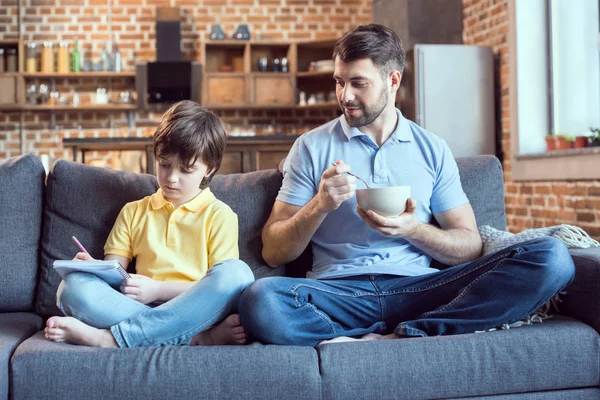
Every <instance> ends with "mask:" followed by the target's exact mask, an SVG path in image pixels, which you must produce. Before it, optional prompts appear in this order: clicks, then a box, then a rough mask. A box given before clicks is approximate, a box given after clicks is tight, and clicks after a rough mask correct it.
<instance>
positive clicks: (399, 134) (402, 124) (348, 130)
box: [339, 108, 414, 142]
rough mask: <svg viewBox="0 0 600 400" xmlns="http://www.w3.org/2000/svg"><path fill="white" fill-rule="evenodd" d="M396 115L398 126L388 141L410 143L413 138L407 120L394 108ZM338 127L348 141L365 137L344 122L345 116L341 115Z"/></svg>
mask: <svg viewBox="0 0 600 400" xmlns="http://www.w3.org/2000/svg"><path fill="white" fill-rule="evenodd" d="M396 115H397V116H398V124H397V125H396V129H395V130H394V132H392V135H391V136H390V139H391V140H392V141H395V142H410V141H411V140H412V139H413V138H414V136H413V134H412V131H411V129H410V126H409V124H408V120H407V119H406V118H404V116H403V115H402V113H401V112H400V110H399V109H397V108H396ZM339 123H340V127H341V128H342V132H343V133H344V135H346V137H347V138H348V140H350V139H352V138H353V137H357V136H366V134H365V133H362V132H361V131H359V130H358V128H355V127H352V126H350V125H349V124H348V121H346V116H345V115H342V116H341V117H340V119H339Z"/></svg>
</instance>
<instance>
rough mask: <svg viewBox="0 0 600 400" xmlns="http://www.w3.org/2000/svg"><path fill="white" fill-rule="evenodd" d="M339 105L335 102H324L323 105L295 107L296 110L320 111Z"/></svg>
mask: <svg viewBox="0 0 600 400" xmlns="http://www.w3.org/2000/svg"><path fill="white" fill-rule="evenodd" d="M337 107H339V104H338V102H337V101H326V102H324V103H317V104H307V105H305V106H296V109H317V110H318V109H321V108H337Z"/></svg>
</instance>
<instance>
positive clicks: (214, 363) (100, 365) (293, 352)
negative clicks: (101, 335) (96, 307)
mask: <svg viewBox="0 0 600 400" xmlns="http://www.w3.org/2000/svg"><path fill="white" fill-rule="evenodd" d="M32 378H35V380H36V384H35V385H32V384H31V380H32ZM11 383H12V393H13V397H14V398H15V399H58V398H75V399H89V400H93V399H117V398H119V399H127V398H130V399H177V400H184V399H198V398H202V399H311V400H312V399H320V398H321V385H320V376H319V362H318V359H317V352H316V350H315V349H314V348H312V347H294V346H264V345H260V344H253V345H249V346H209V347H200V346H195V347H191V346H165V347H146V348H132V349H98V348H92V347H85V346H73V345H68V344H63V343H53V342H50V341H48V340H45V339H44V337H43V333H42V332H40V333H39V334H37V335H35V336H34V337H32V338H30V339H28V340H26V341H25V342H24V343H23V344H21V346H19V347H18V348H17V350H16V351H15V354H14V356H13V359H12V381H11Z"/></svg>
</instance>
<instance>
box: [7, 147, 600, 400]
mask: <svg viewBox="0 0 600 400" xmlns="http://www.w3.org/2000/svg"><path fill="white" fill-rule="evenodd" d="M458 164H459V168H460V174H461V180H462V183H463V186H464V189H465V191H466V193H467V195H468V197H469V199H470V200H471V202H472V205H473V208H474V210H475V214H476V216H477V221H478V224H479V225H484V224H487V225H491V226H493V227H496V228H498V229H505V228H506V222H505V213H504V195H503V181H502V171H501V167H500V163H499V162H498V160H497V159H496V158H493V157H476V158H466V159H459V160H458ZM45 178H46V177H45V173H44V169H43V168H42V165H41V163H40V162H39V161H38V159H37V158H36V157H34V156H31V155H26V156H21V157H17V158H13V159H10V160H8V161H6V162H4V163H2V164H1V165H0V202H1V204H2V211H0V236H1V241H0V274H1V276H2V280H1V281H0V398H11V399H69V398H74V399H112V398H135V399H138V398H139V399H151V398H152V399H167V398H169V399H170V398H173V399H178V400H183V399H192V398H193V399H197V398H202V399H203V398H206V399H229V398H248V399H255V398H256V399H283V398H285V399H302V398H304V399H385V398H394V399H401V398H406V399H430V398H435V399H446V398H477V399H478V398H483V397H485V398H486V399H487V398H493V399H600V350H599V347H600V336H599V335H598V332H599V331H600V250H576V251H573V252H572V254H573V258H574V260H575V263H576V266H577V273H576V277H575V280H574V282H573V283H572V284H571V285H570V286H569V287H568V288H567V291H568V294H567V295H566V297H565V298H564V302H563V303H562V312H563V314H564V316H556V317H555V318H552V319H550V320H546V321H544V322H543V323H541V324H534V325H531V326H524V327H520V328H513V329H509V330H499V331H494V332H488V333H473V334H465V335H457V336H444V337H427V338H418V339H407V340H395V341H372V342H362V343H340V344H330V345H324V346H317V347H316V348H312V347H294V346H274V345H264V344H260V343H253V344H250V345H247V346H222V347H221V346H215V347H170V346H169V347H161V348H137V349H96V348H89V347H83V346H73V345H68V344H61V343H53V342H50V341H47V340H45V339H44V336H43V331H41V329H42V327H43V321H44V319H45V318H47V317H49V316H51V315H55V314H58V310H57V309H56V306H55V297H54V295H55V292H56V287H57V285H58V283H59V277H58V275H57V274H56V273H55V272H54V271H53V270H52V268H51V265H52V262H53V260H55V259H65V258H67V259H68V258H71V257H73V255H74V254H75V253H76V251H77V248H76V247H75V245H74V244H73V242H72V241H71V240H70V237H71V235H75V236H77V237H78V238H79V239H80V241H81V242H82V243H84V245H85V246H86V247H87V248H88V251H90V253H91V254H92V255H93V256H94V257H102V248H103V244H104V240H105V239H106V236H107V235H108V233H109V230H110V228H111V226H112V223H113V221H114V220H115V218H116V216H117V213H118V212H119V210H120V208H121V207H122V206H123V205H124V204H125V203H126V202H128V201H132V200H135V199H139V198H141V197H143V196H145V195H148V194H151V193H153V192H154V191H155V189H156V188H157V184H156V180H155V178H154V177H153V176H149V175H135V174H131V173H123V172H116V171H110V170H106V169H100V168H94V167H90V166H85V165H81V164H75V163H72V162H68V161H59V162H57V163H56V164H55V165H54V167H53V169H52V171H51V172H50V174H49V175H48V177H47V180H45ZM280 183H281V175H280V174H279V173H278V172H277V171H275V170H269V171H261V172H253V173H247V174H239V175H229V176H218V177H216V178H215V179H214V181H213V182H212V183H211V188H212V190H213V191H214V192H215V194H216V195H217V197H219V198H220V199H222V200H223V201H225V202H226V203H228V204H229V205H230V206H231V207H232V208H233V210H234V211H236V212H237V214H238V216H239V221H240V253H241V258H242V259H243V260H245V261H246V262H248V264H249V265H250V266H251V267H252V269H253V270H254V273H255V275H256V277H257V278H261V277H264V276H267V275H280V274H287V275H293V276H298V275H302V274H303V273H304V272H303V270H302V267H306V263H302V262H298V263H292V264H290V265H288V266H286V267H281V268H278V269H270V268H268V267H267V266H266V264H265V263H264V262H263V261H262V259H261V256H260V253H261V251H260V250H261V241H260V231H261V228H262V225H263V224H264V222H265V221H266V219H267V217H268V214H269V212H270V208H271V206H272V204H273V201H274V199H275V196H276V194H277V191H278V189H279V186H280ZM304 257H305V260H306V257H308V258H309V257H310V255H309V254H305V255H304ZM294 264H295V265H294ZM488 396H489V397H488Z"/></svg>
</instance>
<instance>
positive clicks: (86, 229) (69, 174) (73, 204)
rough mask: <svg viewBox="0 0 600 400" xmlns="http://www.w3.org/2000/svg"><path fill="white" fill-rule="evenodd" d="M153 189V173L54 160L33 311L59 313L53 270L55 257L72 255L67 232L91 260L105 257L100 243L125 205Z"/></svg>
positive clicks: (47, 196)
mask: <svg viewBox="0 0 600 400" xmlns="http://www.w3.org/2000/svg"><path fill="white" fill-rule="evenodd" d="M157 188H158V186H157V183H156V178H155V177H154V176H152V175H139V174H134V173H128V172H120V171H112V170H109V169H106V168H97V167H91V166H88V165H83V164H78V163H74V162H71V161H65V160H59V161H57V162H56V163H55V164H54V166H53V168H52V170H51V171H50V173H49V175H48V179H47V188H46V205H45V208H44V229H43V233H42V241H41V245H42V253H41V262H40V282H39V287H38V299H37V302H36V311H37V312H38V314H40V315H42V316H44V317H48V316H51V315H60V314H61V313H60V311H59V310H58V308H57V307H56V288H57V287H58V284H59V283H60V276H59V275H58V273H56V271H54V269H53V268H52V263H53V262H54V260H57V259H71V258H73V257H74V256H75V254H76V253H77V252H78V251H79V249H78V248H77V246H76V245H75V244H74V243H73V241H72V240H71V236H76V237H77V239H79V241H80V242H81V243H82V244H83V245H84V246H85V248H86V249H87V250H88V251H89V253H90V254H91V255H92V256H93V257H94V258H100V259H102V258H103V257H104V242H105V241H106V238H107V237H108V234H109V233H110V230H111V229H112V226H113V223H114V221H115V219H116V218H117V215H118V214H119V211H120V210H121V208H122V207H123V206H124V205H125V203H127V202H130V201H134V200H138V199H141V198H142V197H144V196H147V195H150V194H152V193H154V192H155V191H156V189H157Z"/></svg>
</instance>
